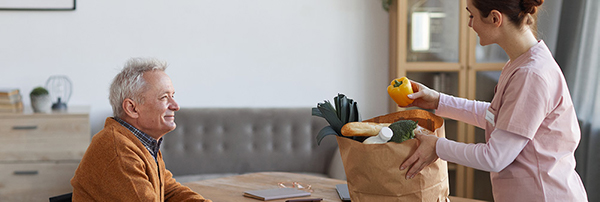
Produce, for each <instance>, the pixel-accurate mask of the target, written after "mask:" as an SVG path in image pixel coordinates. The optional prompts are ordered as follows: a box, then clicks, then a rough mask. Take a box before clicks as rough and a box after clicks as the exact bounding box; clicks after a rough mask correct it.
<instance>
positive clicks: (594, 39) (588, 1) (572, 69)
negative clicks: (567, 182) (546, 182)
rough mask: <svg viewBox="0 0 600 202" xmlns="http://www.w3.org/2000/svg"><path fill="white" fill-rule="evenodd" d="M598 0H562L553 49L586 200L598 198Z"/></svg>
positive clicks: (599, 85)
mask: <svg viewBox="0 0 600 202" xmlns="http://www.w3.org/2000/svg"><path fill="white" fill-rule="evenodd" d="M599 10H600V1H598V0H568V1H563V4H562V9H561V13H560V16H561V17H560V24H559V27H560V28H559V33H558V39H557V47H556V52H555V58H556V61H557V62H558V63H559V65H560V66H561V68H562V70H563V72H564V74H565V78H566V79H567V83H568V85H569V90H570V92H571V97H572V99H573V103H574V105H575V110H576V111H577V116H578V119H579V122H580V126H581V142H580V143H579V147H578V148H577V151H576V152H575V157H576V159H577V167H576V170H577V172H578V173H579V175H580V176H581V178H582V180H583V183H584V185H585V187H586V190H587V193H588V199H589V201H600V192H598V190H600V169H598V168H600V79H598V78H600V60H599V58H600V15H598V11H599Z"/></svg>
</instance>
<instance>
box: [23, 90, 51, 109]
mask: <svg viewBox="0 0 600 202" xmlns="http://www.w3.org/2000/svg"><path fill="white" fill-rule="evenodd" d="M29 98H30V99H31V107H32V108H33V112H36V113H48V112H50V107H51V106H52V101H51V100H50V94H49V93H48V90H46V89H45V88H44V87H41V86H39V87H36V88H34V89H33V90H32V91H31V93H29Z"/></svg>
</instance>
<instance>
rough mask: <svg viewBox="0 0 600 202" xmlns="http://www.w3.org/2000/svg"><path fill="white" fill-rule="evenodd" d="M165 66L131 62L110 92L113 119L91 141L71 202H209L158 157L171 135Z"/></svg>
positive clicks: (169, 91) (171, 109)
mask: <svg viewBox="0 0 600 202" xmlns="http://www.w3.org/2000/svg"><path fill="white" fill-rule="evenodd" d="M165 68H166V64H165V63H164V62H161V61H157V60H155V59H140V58H135V59H131V60H129V61H128V62H127V64H126V66H125V68H123V70H122V71H121V73H119V74H118V75H117V76H116V77H115V78H114V80H113V83H112V84H111V86H110V95H109V99H110V104H111V105H112V108H113V114H114V117H109V118H107V119H106V122H105V124H104V129H103V130H101V131H100V132H98V133H97V134H96V135H94V137H93V138H92V142H91V144H90V146H89V147H88V149H87V151H86V152H85V155H84V156H83V159H82V160H81V163H79V167H78V168H77V171H76V172H75V176H74V177H73V179H71V185H72V186H73V201H143V202H146V201H210V200H207V199H204V198H203V197H202V196H201V195H199V194H197V193H196V192H194V191H192V190H191V189H189V188H188V187H185V186H183V185H181V184H180V183H178V182H176V181H175V179H174V178H173V175H172V174H171V172H169V171H168V170H167V169H166V168H165V163H164V161H163V159H162V155H161V153H160V150H159V148H160V144H161V142H162V137H163V136H164V135H165V134H167V133H168V132H170V131H172V130H174V129H175V126H176V125H175V111H178V110H179V105H178V104H177V102H175V100H174V96H173V95H174V94H175V90H174V88H173V84H172V83H171V79H170V78H169V76H167V74H165V72H164V71H165Z"/></svg>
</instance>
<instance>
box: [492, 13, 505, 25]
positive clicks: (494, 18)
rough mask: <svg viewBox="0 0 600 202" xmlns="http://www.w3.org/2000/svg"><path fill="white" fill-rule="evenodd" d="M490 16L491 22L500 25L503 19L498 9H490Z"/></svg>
mask: <svg viewBox="0 0 600 202" xmlns="http://www.w3.org/2000/svg"><path fill="white" fill-rule="evenodd" d="M490 17H491V18H492V19H491V20H492V24H494V25H495V26H496V27H500V25H502V22H503V20H504V19H503V16H502V13H500V11H498V10H492V12H490Z"/></svg>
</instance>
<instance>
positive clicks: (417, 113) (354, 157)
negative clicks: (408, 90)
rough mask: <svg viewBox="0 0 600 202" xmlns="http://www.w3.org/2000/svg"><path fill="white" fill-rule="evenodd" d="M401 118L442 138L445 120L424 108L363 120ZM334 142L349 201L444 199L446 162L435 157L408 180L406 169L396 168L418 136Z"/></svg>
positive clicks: (388, 120) (446, 180)
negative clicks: (397, 140)
mask: <svg viewBox="0 0 600 202" xmlns="http://www.w3.org/2000/svg"><path fill="white" fill-rule="evenodd" d="M402 119H409V120H413V121H418V124H419V125H420V126H421V127H424V128H427V129H429V130H431V131H434V133H435V134H436V135H437V136H438V137H445V131H444V120H443V119H442V118H441V117H439V116H436V115H434V114H432V113H430V112H427V111H424V110H407V111H399V112H395V113H391V114H387V115H383V116H378V117H375V118H372V119H369V120H365V122H377V123H393V122H396V121H398V120H402ZM337 142H338V145H339V148H340V153H341V156H342V162H343V164H344V170H345V171H346V178H347V181H348V190H349V191H350V198H351V199H352V202H387V201H411V202H412V201H423V202H432V201H446V200H447V198H448V195H449V189H448V164H447V162H446V161H443V160H441V159H438V160H437V161H435V162H434V163H432V164H430V165H429V166H428V167H426V168H424V169H423V170H422V171H421V172H420V173H419V174H417V175H416V176H415V177H414V178H413V179H410V180H407V179H406V177H405V176H406V172H407V171H408V169H405V170H402V171H401V170H400V169H399V168H400V165H401V164H402V162H404V160H405V159H407V158H408V157H409V156H410V155H412V154H413V153H414V152H415V150H416V149H417V146H418V144H419V141H418V140H417V139H410V140H407V141H404V142H402V143H395V142H388V143H385V144H363V143H361V142H358V141H355V140H352V139H349V138H345V137H340V136H337Z"/></svg>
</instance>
